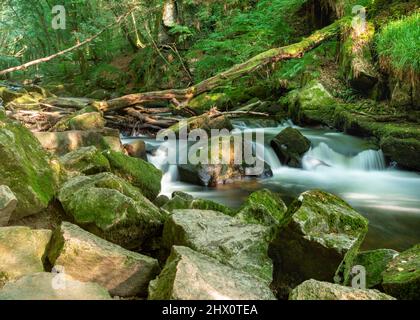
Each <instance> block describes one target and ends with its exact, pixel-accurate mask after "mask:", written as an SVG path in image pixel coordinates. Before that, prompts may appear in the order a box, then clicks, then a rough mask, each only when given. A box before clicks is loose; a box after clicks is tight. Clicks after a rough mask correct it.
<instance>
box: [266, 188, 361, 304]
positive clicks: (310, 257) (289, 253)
mask: <svg viewBox="0 0 420 320" xmlns="http://www.w3.org/2000/svg"><path fill="white" fill-rule="evenodd" d="M286 218H287V219H288V220H289V222H288V223H286V224H285V226H284V227H282V228H281V229H280V230H279V231H278V233H277V236H276V238H275V240H274V241H273V242H272V244H271V247H270V256H271V258H272V259H273V262H274V281H273V285H274V287H275V289H276V290H277V291H278V294H279V296H280V297H283V298H285V297H287V296H288V295H289V293H290V290H291V289H293V288H294V287H296V286H297V285H299V284H300V283H302V282H303V281H305V280H308V279H315V280H320V281H330V282H333V281H334V280H336V281H337V282H338V281H346V279H347V278H348V277H349V272H350V268H351V266H352V265H353V264H352V263H353V260H354V257H355V256H356V254H357V251H358V249H359V247H360V245H361V243H362V241H363V240H364V237H365V235H366V233H367V229H368V222H367V220H366V219H365V218H364V217H363V216H361V215H360V214H359V213H357V212H356V211H355V210H354V209H353V208H352V207H350V205H348V204H347V203H346V202H344V201H343V200H341V199H340V198H338V197H336V196H334V195H332V194H329V193H326V192H323V191H317V190H313V191H307V192H304V193H302V194H301V195H300V196H299V198H298V199H297V200H295V201H294V202H293V203H292V204H291V205H290V206H289V210H288V211H287V213H286Z"/></svg>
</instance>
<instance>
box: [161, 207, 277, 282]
mask: <svg viewBox="0 0 420 320" xmlns="http://www.w3.org/2000/svg"><path fill="white" fill-rule="evenodd" d="M270 238H271V231H270V228H267V227H264V226H259V225H251V224H246V223H244V222H242V221H240V220H238V219H235V218H232V217H230V216H227V215H225V214H223V213H221V212H216V211H210V210H175V211H174V212H173V214H172V215H171V216H170V217H169V218H168V220H166V222H165V226H164V230H163V241H162V242H163V246H164V247H165V248H166V249H167V250H169V249H170V248H171V247H172V246H173V245H179V246H186V247H190V248H191V249H193V250H196V251H198V252H201V253H203V254H206V255H208V256H210V257H213V258H215V259H217V260H218V261H220V262H221V263H223V264H226V265H229V266H231V267H232V268H234V269H238V270H241V271H244V272H247V273H249V274H252V275H253V276H256V277H260V278H261V279H263V280H265V281H266V282H270V281H271V279H272V262H271V260H270V258H269V257H268V255H267V251H268V242H269V241H270Z"/></svg>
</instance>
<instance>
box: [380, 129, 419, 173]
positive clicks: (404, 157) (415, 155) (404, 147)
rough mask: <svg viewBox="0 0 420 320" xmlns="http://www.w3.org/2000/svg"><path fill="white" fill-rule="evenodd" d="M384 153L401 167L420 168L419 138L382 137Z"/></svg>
mask: <svg viewBox="0 0 420 320" xmlns="http://www.w3.org/2000/svg"><path fill="white" fill-rule="evenodd" d="M381 148H382V151H383V152H384V154H385V155H386V156H387V157H389V158H391V159H392V160H394V161H396V162H397V163H398V164H400V165H401V166H403V167H406V168H410V169H415V170H420V140H419V139H417V138H414V137H413V138H398V137H394V136H387V137H384V138H383V139H382V141H381Z"/></svg>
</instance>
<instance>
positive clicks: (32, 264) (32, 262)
mask: <svg viewBox="0 0 420 320" xmlns="http://www.w3.org/2000/svg"><path fill="white" fill-rule="evenodd" d="M50 239H51V231H50V230H32V229H30V228H27V227H3V228H0V257H1V259H0V282H1V278H3V281H4V280H16V279H18V278H20V277H22V276H24V275H27V274H31V273H36V272H42V271H44V261H43V260H44V257H45V254H46V250H47V245H48V243H49V242H50Z"/></svg>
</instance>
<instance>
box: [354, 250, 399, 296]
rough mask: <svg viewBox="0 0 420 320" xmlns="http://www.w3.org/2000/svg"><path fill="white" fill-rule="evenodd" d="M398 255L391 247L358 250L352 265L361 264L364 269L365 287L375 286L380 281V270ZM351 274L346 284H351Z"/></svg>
mask: <svg viewBox="0 0 420 320" xmlns="http://www.w3.org/2000/svg"><path fill="white" fill-rule="evenodd" d="M397 255H398V252H397V251H395V250H391V249H378V250H370V251H363V252H359V253H358V254H357V256H356V257H355V259H354V261H353V266H362V267H364V268H365V269H366V287H367V288H375V287H378V286H379V285H380V284H381V283H382V272H383V271H384V270H385V269H386V266H387V264H388V263H389V262H390V261H391V260H392V259H393V258H394V257H396V256H397ZM351 278H352V274H350V278H349V281H347V283H346V285H350V284H351Z"/></svg>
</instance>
